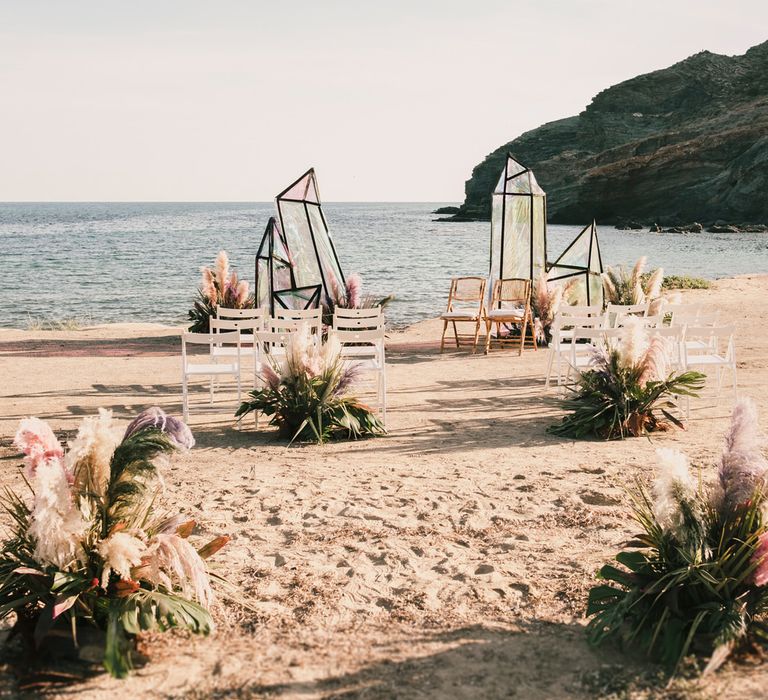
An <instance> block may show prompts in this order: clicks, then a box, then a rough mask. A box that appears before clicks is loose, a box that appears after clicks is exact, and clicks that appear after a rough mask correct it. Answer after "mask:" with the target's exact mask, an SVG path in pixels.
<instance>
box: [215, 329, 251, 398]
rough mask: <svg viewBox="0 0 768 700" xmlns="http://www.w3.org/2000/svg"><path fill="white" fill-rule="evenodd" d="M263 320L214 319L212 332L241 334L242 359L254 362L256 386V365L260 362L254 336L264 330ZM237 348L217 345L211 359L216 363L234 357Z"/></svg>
mask: <svg viewBox="0 0 768 700" xmlns="http://www.w3.org/2000/svg"><path fill="white" fill-rule="evenodd" d="M262 322H263V319H260V318H243V319H239V318H212V319H211V322H210V323H211V332H212V333H221V332H222V331H224V332H232V331H237V332H238V333H240V359H241V360H244V359H246V358H251V360H252V362H253V385H254V386H256V363H257V361H258V354H259V353H258V348H257V347H256V343H255V341H254V337H253V334H254V333H255V332H256V331H260V330H261V329H262ZM234 354H235V348H234V347H232V346H231V345H226V344H218V343H217V344H216V345H214V346H213V352H212V355H211V357H212V358H213V361H214V362H217V361H218V360H219V358H222V357H224V358H229V357H233V356H234Z"/></svg>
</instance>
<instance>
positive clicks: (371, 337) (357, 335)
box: [330, 326, 387, 425]
mask: <svg viewBox="0 0 768 700" xmlns="http://www.w3.org/2000/svg"><path fill="white" fill-rule="evenodd" d="M330 335H331V336H332V337H334V338H336V340H338V342H339V345H340V346H341V352H340V355H339V356H340V357H341V359H342V361H344V362H345V363H346V364H347V365H350V366H353V367H355V368H356V369H358V370H360V371H361V372H371V373H372V374H373V375H374V376H375V378H376V399H377V402H378V408H379V412H380V413H381V420H382V423H384V425H386V422H387V366H386V356H385V352H384V327H383V326H381V327H380V328H377V329H375V330H332V331H331V334H330Z"/></svg>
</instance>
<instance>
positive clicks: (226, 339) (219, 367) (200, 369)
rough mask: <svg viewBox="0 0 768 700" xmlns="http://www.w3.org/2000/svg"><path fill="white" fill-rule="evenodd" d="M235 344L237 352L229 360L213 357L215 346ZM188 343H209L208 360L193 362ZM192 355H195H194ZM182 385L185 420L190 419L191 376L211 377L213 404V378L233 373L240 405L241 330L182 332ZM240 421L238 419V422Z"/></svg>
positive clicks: (211, 401) (211, 398) (211, 400)
mask: <svg viewBox="0 0 768 700" xmlns="http://www.w3.org/2000/svg"><path fill="white" fill-rule="evenodd" d="M227 344H229V345H234V347H235V354H234V355H232V356H231V357H230V358H228V359H229V361H228V362H216V361H214V359H213V348H214V346H216V345H219V346H222V345H227ZM187 345H207V346H208V357H207V360H208V361H207V362H199V363H197V362H192V361H190V355H189V354H188V353H187ZM192 357H195V356H194V355H193V356H192ZM181 367H182V374H181V387H182V389H181V390H182V403H183V409H184V420H185V421H187V420H189V388H188V383H189V379H190V377H194V376H205V377H210V378H211V383H210V403H211V405H213V378H214V377H221V376H226V375H231V376H232V377H234V379H235V381H236V383H237V405H238V407H239V406H240V332H239V331H235V332H233V333H186V332H184V333H182V334H181ZM239 423H240V421H238V424H239Z"/></svg>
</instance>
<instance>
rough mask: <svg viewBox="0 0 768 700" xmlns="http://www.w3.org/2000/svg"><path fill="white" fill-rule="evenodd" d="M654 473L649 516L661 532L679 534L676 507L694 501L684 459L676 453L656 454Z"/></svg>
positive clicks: (679, 515) (662, 449)
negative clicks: (655, 470) (651, 507)
mask: <svg viewBox="0 0 768 700" xmlns="http://www.w3.org/2000/svg"><path fill="white" fill-rule="evenodd" d="M656 456H657V462H658V473H657V475H656V481H654V483H653V512H654V515H655V516H656V520H657V521H658V522H659V525H661V527H662V528H664V529H665V530H670V531H672V532H679V530H680V528H681V527H682V525H683V515H682V513H681V511H680V503H681V502H683V501H692V500H693V499H695V498H696V483H695V482H694V480H693V478H692V477H691V473H690V471H689V469H688V457H686V455H685V454H683V453H682V452H680V451H678V450H673V449H670V448H668V447H660V448H659V449H657V450H656Z"/></svg>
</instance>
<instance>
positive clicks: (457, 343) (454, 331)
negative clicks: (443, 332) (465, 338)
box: [453, 321, 460, 348]
mask: <svg viewBox="0 0 768 700" xmlns="http://www.w3.org/2000/svg"><path fill="white" fill-rule="evenodd" d="M453 337H454V338H456V347H457V348H458V347H460V346H459V331H457V330H456V321H454V322H453Z"/></svg>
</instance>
